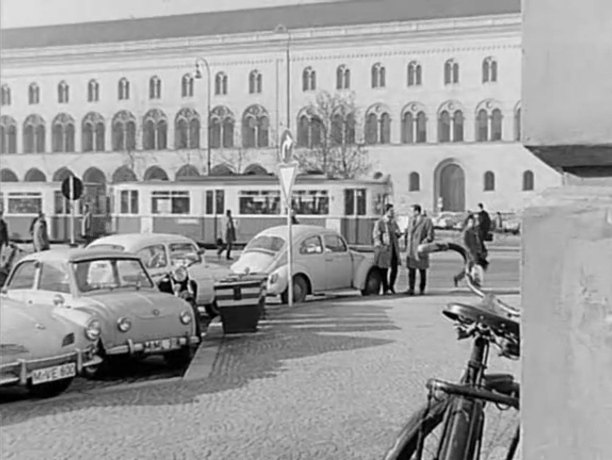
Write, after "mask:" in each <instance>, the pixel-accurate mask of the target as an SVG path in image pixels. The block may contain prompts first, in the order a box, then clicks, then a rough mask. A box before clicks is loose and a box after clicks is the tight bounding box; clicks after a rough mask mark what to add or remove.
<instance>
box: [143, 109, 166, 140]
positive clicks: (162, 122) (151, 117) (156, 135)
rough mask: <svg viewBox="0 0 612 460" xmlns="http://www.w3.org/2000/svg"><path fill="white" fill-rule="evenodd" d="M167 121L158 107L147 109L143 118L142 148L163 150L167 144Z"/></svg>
mask: <svg viewBox="0 0 612 460" xmlns="http://www.w3.org/2000/svg"><path fill="white" fill-rule="evenodd" d="M167 142H168V121H167V118H166V114H165V113H164V112H162V111H161V110H159V109H151V110H149V111H148V112H147V113H146V114H145V116H144V118H143V129H142V148H143V149H144V150H165V149H166V148H167V147H168V145H167Z"/></svg>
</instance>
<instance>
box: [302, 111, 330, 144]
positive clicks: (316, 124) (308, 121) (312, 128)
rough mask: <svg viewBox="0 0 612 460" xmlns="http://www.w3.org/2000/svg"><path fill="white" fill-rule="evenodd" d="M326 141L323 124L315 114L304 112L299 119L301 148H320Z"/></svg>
mask: <svg viewBox="0 0 612 460" xmlns="http://www.w3.org/2000/svg"><path fill="white" fill-rule="evenodd" d="M324 139H325V134H324V127H323V122H322V121H321V119H320V118H319V117H317V116H316V115H314V114H310V113H308V111H303V112H302V115H300V116H299V117H298V133H297V145H298V146H299V147H307V148H316V147H320V146H321V145H322V144H323V142H324Z"/></svg>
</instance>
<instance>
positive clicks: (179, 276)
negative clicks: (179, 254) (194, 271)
mask: <svg viewBox="0 0 612 460" xmlns="http://www.w3.org/2000/svg"><path fill="white" fill-rule="evenodd" d="M172 277H173V278H174V279H175V280H176V281H178V282H179V283H182V282H183V281H185V280H186V279H187V269H186V268H185V267H177V268H175V269H174V271H173V272H172Z"/></svg>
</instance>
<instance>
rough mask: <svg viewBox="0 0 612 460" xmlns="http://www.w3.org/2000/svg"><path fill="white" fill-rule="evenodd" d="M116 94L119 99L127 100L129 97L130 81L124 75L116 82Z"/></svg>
mask: <svg viewBox="0 0 612 460" xmlns="http://www.w3.org/2000/svg"><path fill="white" fill-rule="evenodd" d="M117 96H118V99H119V100H120V101H127V100H128V99H129V98H130V82H129V81H128V79H127V78H125V77H124V78H122V79H121V80H119V83H118V84H117Z"/></svg>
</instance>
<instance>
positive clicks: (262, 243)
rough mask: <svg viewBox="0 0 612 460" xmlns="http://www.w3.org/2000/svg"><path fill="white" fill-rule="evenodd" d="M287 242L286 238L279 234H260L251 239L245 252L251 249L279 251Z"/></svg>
mask: <svg viewBox="0 0 612 460" xmlns="http://www.w3.org/2000/svg"><path fill="white" fill-rule="evenodd" d="M284 244H285V240H284V239H282V238H280V237H278V236H268V235H263V236H258V237H256V238H254V239H253V240H251V242H250V243H249V244H247V246H246V248H244V252H249V251H264V252H278V251H280V250H281V249H282V247H283V245H284Z"/></svg>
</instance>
